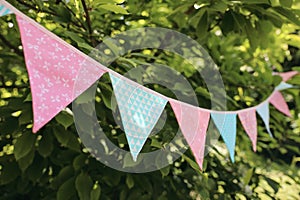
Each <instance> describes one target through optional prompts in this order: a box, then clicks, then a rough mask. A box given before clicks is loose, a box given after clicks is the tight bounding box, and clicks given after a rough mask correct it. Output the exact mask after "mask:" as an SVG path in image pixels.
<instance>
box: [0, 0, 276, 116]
mask: <svg viewBox="0 0 300 200" xmlns="http://www.w3.org/2000/svg"><path fill="white" fill-rule="evenodd" d="M0 3H2V4H3V5H4V6H6V7H7V8H9V9H10V10H11V11H13V13H14V14H17V15H18V16H20V17H22V18H23V19H25V20H26V21H28V22H30V23H31V24H32V25H34V26H35V27H36V28H38V29H39V30H41V31H42V32H44V33H45V34H47V35H49V36H50V37H51V38H52V39H55V40H57V41H59V42H60V43H61V44H63V45H64V46H65V47H67V48H69V49H70V50H72V51H73V52H74V53H78V54H79V55H81V56H83V57H84V58H85V59H87V60H88V61H90V62H92V63H94V64H95V67H98V68H100V69H101V70H103V71H105V72H108V73H111V74H113V75H114V76H116V77H118V78H120V79H122V80H125V81H127V82H130V83H131V84H132V85H134V86H135V87H137V88H141V89H143V90H144V91H147V92H150V93H152V94H154V95H157V96H159V97H161V98H164V99H166V100H168V101H177V102H180V103H183V104H185V105H186V106H189V107H191V108H197V109H199V110H200V111H205V112H210V113H228V114H230V113H231V114H239V113H240V112H244V111H247V110H252V109H256V108H257V107H259V106H261V105H263V104H264V103H266V102H268V101H269V100H270V99H271V98H272V96H273V95H274V94H275V92H276V90H275V89H274V90H273V92H272V93H271V95H270V96H269V97H268V98H267V99H266V100H264V101H263V102H261V103H259V104H258V105H256V106H252V107H249V108H244V109H240V110H234V111H219V110H211V109H206V108H201V107H196V106H193V105H191V104H188V103H186V102H181V101H178V100H176V99H172V98H170V97H166V96H164V95H162V94H160V93H158V92H156V91H154V90H151V89H149V88H147V87H145V86H143V85H140V84H138V83H136V82H135V81H133V80H131V79H129V78H127V77H125V76H122V75H121V74H119V73H117V72H115V71H114V70H112V69H110V68H108V67H106V66H104V65H102V64H101V63H99V62H98V61H96V60H94V59H93V58H91V57H89V56H88V55H86V54H84V53H83V52H81V51H80V50H78V49H77V48H75V47H74V46H72V45H71V44H69V43H67V42H66V41H64V40H63V39H61V38H60V37H58V36H57V35H55V34H54V33H52V32H51V31H49V30H47V29H46V28H45V27H43V26H42V25H40V24H39V23H37V22H36V21H34V20H33V19H31V18H30V17H28V16H27V15H25V14H24V13H22V12H21V11H19V10H18V9H17V8H15V7H14V6H12V5H11V4H10V3H8V2H6V1H5V0H0Z"/></svg>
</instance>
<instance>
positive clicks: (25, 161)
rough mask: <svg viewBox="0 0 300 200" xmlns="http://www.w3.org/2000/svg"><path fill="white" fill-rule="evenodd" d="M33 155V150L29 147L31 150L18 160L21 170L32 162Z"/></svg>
mask: <svg viewBox="0 0 300 200" xmlns="http://www.w3.org/2000/svg"><path fill="white" fill-rule="evenodd" d="M34 155H35V150H34V149H31V151H30V152H29V153H28V154H27V155H26V156H24V157H22V158H20V159H19V160H18V164H19V167H20V169H21V170H22V171H23V172H24V171H25V170H26V169H27V168H28V167H29V166H30V165H31V164H32V162H33V159H34Z"/></svg>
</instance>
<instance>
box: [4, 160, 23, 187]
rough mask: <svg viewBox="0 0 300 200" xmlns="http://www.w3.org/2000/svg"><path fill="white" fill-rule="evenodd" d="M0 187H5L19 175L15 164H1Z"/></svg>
mask: <svg viewBox="0 0 300 200" xmlns="http://www.w3.org/2000/svg"><path fill="white" fill-rule="evenodd" d="M1 166H2V168H1V173H0V185H5V184H8V183H10V182H12V181H13V180H15V179H16V178H17V177H18V176H19V175H20V169H19V167H18V165H17V163H16V162H5V163H1Z"/></svg>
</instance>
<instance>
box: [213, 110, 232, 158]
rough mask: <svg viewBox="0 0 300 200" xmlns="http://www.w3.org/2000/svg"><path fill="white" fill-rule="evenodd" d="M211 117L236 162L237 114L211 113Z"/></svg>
mask: <svg viewBox="0 0 300 200" xmlns="http://www.w3.org/2000/svg"><path fill="white" fill-rule="evenodd" d="M211 117H212V119H213V121H214V123H215V125H216V126H217V128H218V130H219V132H220V134H221V136H222V138H223V140H224V142H225V144H226V146H227V148H228V151H229V154H230V159H231V161H232V162H234V148H235V139H236V114H235V113H211Z"/></svg>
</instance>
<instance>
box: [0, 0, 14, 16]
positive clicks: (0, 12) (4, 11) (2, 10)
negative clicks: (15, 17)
mask: <svg viewBox="0 0 300 200" xmlns="http://www.w3.org/2000/svg"><path fill="white" fill-rule="evenodd" d="M11 13H12V12H11V11H10V10H9V9H8V8H6V7H5V6H4V5H3V4H2V3H1V2H0V17H2V16H4V15H8V14H11Z"/></svg>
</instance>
